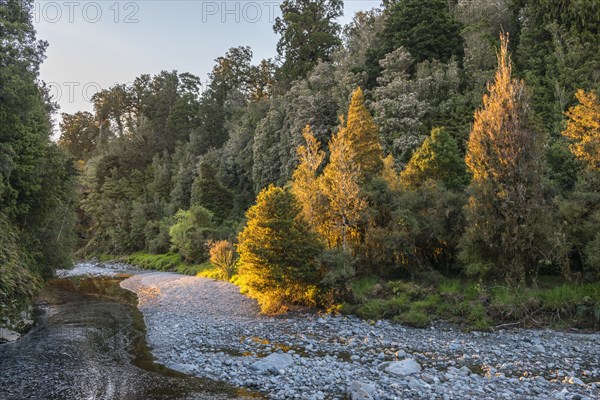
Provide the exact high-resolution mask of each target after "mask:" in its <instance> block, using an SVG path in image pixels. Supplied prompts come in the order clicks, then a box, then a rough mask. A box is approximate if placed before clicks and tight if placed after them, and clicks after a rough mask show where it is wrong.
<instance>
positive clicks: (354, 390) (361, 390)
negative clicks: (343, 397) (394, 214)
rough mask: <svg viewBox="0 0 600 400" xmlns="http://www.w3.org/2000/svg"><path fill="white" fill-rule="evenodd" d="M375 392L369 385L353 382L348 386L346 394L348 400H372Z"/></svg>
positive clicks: (372, 386) (373, 387)
mask: <svg viewBox="0 0 600 400" xmlns="http://www.w3.org/2000/svg"><path fill="white" fill-rule="evenodd" d="M375 390H376V389H375V386H374V385H372V384H370V383H365V382H361V381H354V382H352V383H351V384H350V386H348V389H347V390H346V393H347V394H348V398H349V399H350V400H373V399H374V396H375Z"/></svg>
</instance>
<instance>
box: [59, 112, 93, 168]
mask: <svg viewBox="0 0 600 400" xmlns="http://www.w3.org/2000/svg"><path fill="white" fill-rule="evenodd" d="M60 132H61V135H60V140H59V142H58V144H59V145H60V147H62V148H64V149H65V150H66V151H67V152H68V153H69V154H70V155H71V156H73V157H74V158H75V159H77V160H86V159H88V158H89V157H90V156H91V155H92V153H93V152H94V150H95V149H96V146H98V145H99V144H100V143H99V134H100V130H99V129H98V126H96V121H95V120H94V116H93V115H92V114H91V113H89V112H87V111H80V112H77V113H75V114H72V115H71V114H66V113H63V114H62V121H61V122H60Z"/></svg>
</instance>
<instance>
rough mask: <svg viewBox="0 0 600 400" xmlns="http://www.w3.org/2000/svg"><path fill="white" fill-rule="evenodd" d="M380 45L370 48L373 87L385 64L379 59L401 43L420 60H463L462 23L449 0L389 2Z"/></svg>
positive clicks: (370, 83) (369, 72)
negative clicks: (453, 15) (454, 15)
mask: <svg viewBox="0 0 600 400" xmlns="http://www.w3.org/2000/svg"><path fill="white" fill-rule="evenodd" d="M384 13H385V22H384V26H383V30H382V31H381V33H380V34H379V36H380V43H379V45H378V47H375V48H373V49H372V50H371V51H369V53H368V56H367V64H366V69H367V73H368V75H369V87H373V86H375V85H376V83H377V81H376V79H377V77H378V76H379V74H380V71H381V68H380V66H379V60H381V59H382V58H383V57H385V55H386V54H388V53H391V52H392V51H394V50H396V49H397V48H399V47H404V48H405V49H406V50H407V51H408V52H409V53H410V55H411V56H412V57H413V59H414V62H415V63H416V64H419V63H421V62H423V61H426V60H428V61H433V60H438V61H441V62H444V63H447V62H448V61H450V60H451V59H452V58H455V59H457V60H458V62H459V64H460V63H461V62H462V58H463V53H464V40H463V37H462V36H461V34H460V31H461V28H462V26H461V24H460V23H459V22H458V21H456V20H455V19H454V18H453V17H452V15H451V14H450V10H449V7H448V2H447V1H445V0H401V1H397V2H389V3H388V6H387V7H386V9H385V11H384Z"/></svg>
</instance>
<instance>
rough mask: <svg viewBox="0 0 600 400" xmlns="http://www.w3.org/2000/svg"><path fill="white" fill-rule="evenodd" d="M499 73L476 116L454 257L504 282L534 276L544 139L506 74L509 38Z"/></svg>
mask: <svg viewBox="0 0 600 400" xmlns="http://www.w3.org/2000/svg"><path fill="white" fill-rule="evenodd" d="M501 41H502V46H501V48H500V51H499V53H498V70H497V72H496V77H495V80H494V82H493V83H492V84H489V85H488V91H489V94H487V95H485V96H484V98H483V107H482V108H480V109H478V110H477V111H476V113H475V122H474V124H473V127H472V130H471V136H470V139H469V147H468V150H467V156H466V163H467V166H468V167H469V170H470V171H471V173H472V174H473V180H472V182H471V185H470V192H471V195H470V197H469V207H468V214H467V218H468V219H467V229H466V232H465V237H464V240H463V242H462V244H461V249H462V251H461V254H460V256H461V260H462V261H463V262H464V263H465V264H466V268H467V272H469V273H471V274H475V275H480V276H487V277H501V278H504V279H505V280H506V282H507V283H509V284H510V285H522V284H525V283H526V282H528V283H531V282H533V281H535V279H536V274H537V266H538V264H539V261H540V260H541V259H542V256H541V254H540V247H539V246H540V244H539V240H540V237H539V236H540V233H539V232H536V230H537V228H536V225H537V224H538V223H539V221H540V215H541V214H542V211H543V208H542V206H543V201H544V200H543V191H542V190H543V189H542V182H541V176H542V174H543V160H542V143H543V138H542V137H541V136H540V134H539V133H537V132H536V130H535V127H534V126H533V123H532V117H531V115H530V112H529V108H528V99H527V91H526V89H525V87H524V84H523V82H522V81H518V80H515V79H513V78H512V76H511V73H512V66H511V60H510V57H509V54H508V38H507V37H506V36H504V37H502V38H501Z"/></svg>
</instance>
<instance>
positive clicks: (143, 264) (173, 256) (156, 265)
mask: <svg viewBox="0 0 600 400" xmlns="http://www.w3.org/2000/svg"><path fill="white" fill-rule="evenodd" d="M96 258H97V259H98V260H100V261H120V262H124V263H127V264H131V265H135V266H136V267H138V268H142V269H151V270H155V271H169V272H177V273H180V274H184V275H192V276H194V275H197V276H203V277H206V278H212V279H221V272H220V271H219V270H217V269H216V268H215V267H214V266H213V265H212V264H211V263H210V262H208V261H207V262H204V263H202V264H188V263H186V262H184V261H183V260H182V259H181V257H180V256H179V254H177V253H166V254H149V253H143V252H139V253H134V254H131V255H129V256H122V257H119V256H111V255H107V254H101V255H96Z"/></svg>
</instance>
